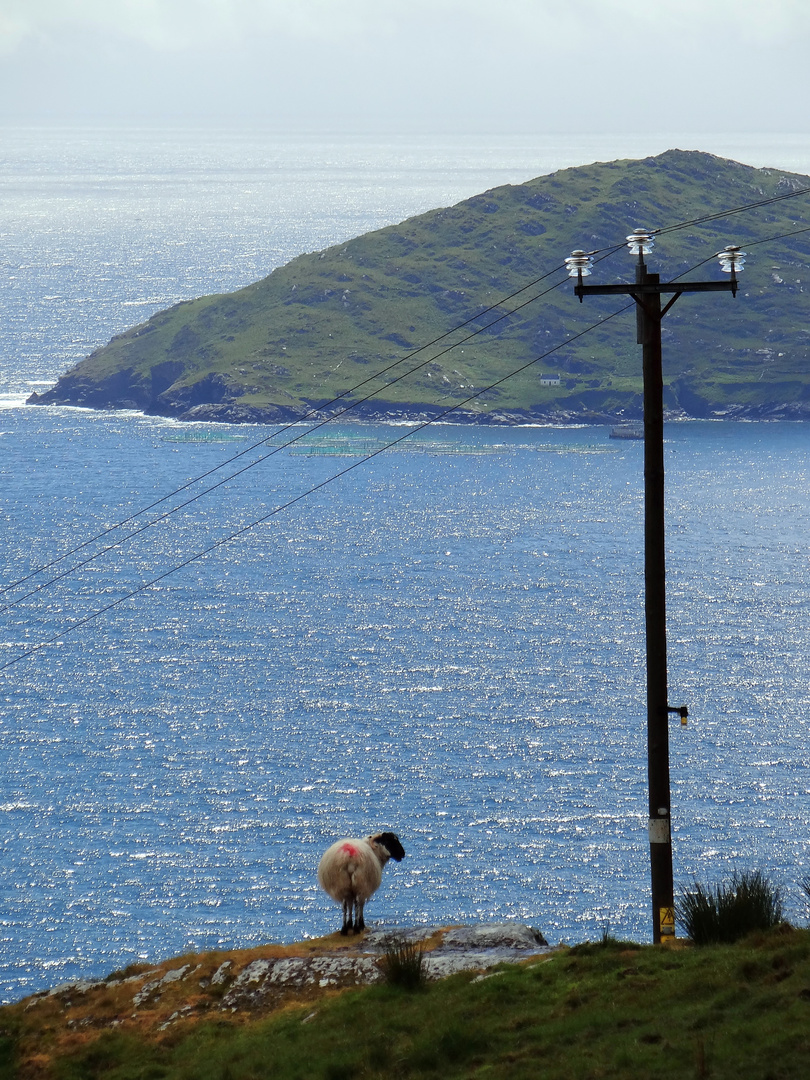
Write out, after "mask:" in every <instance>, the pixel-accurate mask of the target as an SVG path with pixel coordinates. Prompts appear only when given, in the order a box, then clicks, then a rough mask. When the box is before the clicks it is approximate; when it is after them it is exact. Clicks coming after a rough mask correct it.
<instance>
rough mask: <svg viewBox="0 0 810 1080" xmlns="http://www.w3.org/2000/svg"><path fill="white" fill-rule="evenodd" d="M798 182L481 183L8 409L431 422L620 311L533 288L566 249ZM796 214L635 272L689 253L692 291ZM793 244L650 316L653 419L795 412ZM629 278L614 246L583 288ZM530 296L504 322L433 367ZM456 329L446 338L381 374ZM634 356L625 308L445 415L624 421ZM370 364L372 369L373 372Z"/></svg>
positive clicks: (674, 270)
mask: <svg viewBox="0 0 810 1080" xmlns="http://www.w3.org/2000/svg"><path fill="white" fill-rule="evenodd" d="M805 187H810V178H808V177H803V176H796V175H794V174H789V173H784V172H780V171H777V170H772V169H753V168H750V167H748V166H745V165H740V164H737V163H735V162H731V161H726V160H724V159H721V158H716V157H713V156H711V155H709V154H702V153H697V152H691V151H680V150H670V151H667V152H666V153H665V154H661V155H660V156H658V157H655V158H646V159H644V160H641V161H617V162H608V163H597V164H594V165H589V166H584V167H581V168H577V169H567V170H563V171H560V172H557V173H552V174H551V175H550V176H544V177H539V178H538V179H536V180H532V181H529V182H528V183H525V184H520V185H508V186H506V187H501V188H495V189H493V190H492V191H488V192H485V193H484V194H482V195H477V196H475V197H474V198H472V199H468V200H466V201H465V202H462V203H459V204H458V205H457V206H454V207H450V208H447V209H440V210H434V211H431V212H430V213H427V214H423V215H421V216H419V217H415V218H411V219H410V220H408V221H405V222H403V223H402V224H401V225H397V226H393V227H390V228H387V229H381V230H378V231H376V232H373V233H368V234H366V235H364V236H361V237H358V238H357V239H355V240H352V241H350V242H348V243H345V244H341V245H338V246H336V247H333V248H329V249H327V250H326V251H323V252H316V253H314V254H311V255H302V256H300V257H299V258H296V259H293V260H292V261H291V262H290V263H288V264H287V265H286V266H283V267H280V268H279V269H277V270H275V271H274V272H273V273H272V274H270V275H269V276H268V277H266V278H264V279H263V280H262V281H259V282H256V283H255V284H253V285H250V286H248V287H247V288H244V289H241V290H239V291H238V292H235V293H230V294H227V295H220V296H206V297H202V298H200V299H198V300H194V301H189V302H186V303H183V304H178V305H176V306H175V307H172V308H169V309H168V310H166V311H162V312H159V313H158V314H156V315H155V316H153V317H152V318H151V319H149V321H148V322H146V323H143V324H141V325H140V326H136V327H134V328H133V329H131V330H129V331H127V332H126V333H124V334H121V335H120V336H118V337H116V338H114V339H113V340H112V341H111V342H110V343H109V344H108V345H106V346H104V347H103V348H101V349H98V350H97V351H96V352H94V353H93V354H91V355H90V356H89V357H87V358H86V359H85V360H83V361H82V362H81V363H80V364H78V365H77V366H76V367H75V368H73V369H72V370H71V371H69V372H67V373H66V374H65V375H64V376H62V378H61V379H60V380H59V382H58V383H57V384H56V386H55V387H53V389H51V390H48V391H47V392H46V393H44V394H41V395H37V394H34V395H32V396H31V398H30V399H29V401H30V403H31V404H43V405H47V404H71V405H83V406H90V407H93V408H137V409H142V410H144V411H146V412H148V413H154V414H159V415H165V416H176V417H181V418H186V419H208V420H224V421H231V422H240V421H267V422H275V421H287V420H291V419H295V418H296V417H299V416H301V415H303V414H305V413H306V412H308V411H309V410H310V409H311V408H313V407H319V406H322V405H324V404H325V403H326V402H329V401H331V400H332V399H334V398H336V397H338V396H340V395H344V394H346V393H347V391H352V388H355V387H359V388H358V389H356V390H354V391H353V392H351V393H349V394H347V396H346V397H343V398H342V399H341V402H340V405H339V408H340V409H343V408H345V406H346V404H348V403H349V402H351V401H359V402H360V404H359V405H358V407H357V409H356V410H352V413H350V415H352V416H365V417H378V418H380V417H381V418H390V417H397V418H399V417H402V416H432V415H437V414H438V413H439V412H441V411H443V410H444V409H446V408H448V407H449V406H450V405H452V404H454V403H458V402H463V401H465V400H466V399H467V398H469V397H470V396H471V395H473V394H475V393H476V391H478V390H479V389H481V388H484V387H487V386H490V385H491V384H493V383H495V382H497V381H498V380H500V379H502V378H503V377H504V376H505V375H507V374H508V373H509V372H510V371H512V370H514V369H516V368H518V367H520V366H521V365H523V364H526V363H527V362H528V361H529V360H532V359H534V358H535V357H539V356H541V355H543V354H544V353H547V352H548V350H549V349H551V348H553V347H554V346H557V345H560V344H563V343H565V342H566V341H567V340H568V338H570V337H572V336H573V335H575V334H578V333H579V332H580V331H581V330H583V329H584V328H585V327H586V326H588V325H590V324H599V323H600V322H602V320H605V319H606V316H608V315H610V314H611V313H613V312H614V311H616V310H617V309H618V308H619V307H622V306H624V303H625V301H624V300H623V298H606V297H589V298H588V300H587V301H586V303H585V304H583V305H580V304H579V303H577V301H576V299H575V298H574V297H573V296H572V292H571V288H570V287H569V284H568V283H563V287H562V288H558V289H556V290H553V291H551V292H548V290H549V289H550V288H552V286H554V285H556V284H557V283H558V282H560V280H561V279H562V278H563V274H562V273H561V272H559V271H557V272H555V269H556V268H558V267H559V266H560V264H561V263H562V261H563V259H564V258H565V256H566V255H568V254H569V253H570V251H572V250H573V249H574V248H587V249H602V248H607V247H610V246H612V245H616V244H621V242H622V241H623V238H624V236H625V235H626V234H627V233H628V232H630V231H631V230H632V229H633V228H635V227H636V226H637V225H639V224H641V225H643V226H644V227H646V228H649V229H656V228H662V227H665V226H667V225H671V224H675V223H678V222H681V221H687V220H692V219H694V218H698V217H702V216H704V215H707V214H711V213H717V212H720V211H722V210H724V209H730V208H733V207H737V206H740V205H743V204H748V203H753V202H758V201H760V200H762V199H765V198H770V197H772V196H774V195H779V194H786V193H789V192H790V191H793V190H798V189H800V188H805ZM806 216H807V199H806V198H805V197H800V198H797V199H789V200H786V201H784V202H779V203H773V204H771V205H770V206H768V207H764V208H762V209H760V210H755V211H751V212H746V213H745V214H741V215H735V216H732V217H730V218H729V219H728V220H724V219H721V220H719V221H717V222H712V223H709V224H706V225H701V226H691V227H689V228H686V229H682V230H678V231H674V232H672V233H668V234H665V235H663V236H662V237H661V238H660V240H659V241H658V242H657V244H656V248H655V251H654V252H653V254H652V255H651V256H650V257H649V260H648V265H649V267H650V269H651V270H653V271H656V272H660V273H661V276H662V280H667V279H670V278H673V277H675V276H677V275H679V274H683V273H684V272H686V271H687V270H689V268H690V267H693V266H696V265H697V264H699V263H701V262H702V261H703V260H706V259H707V257H708V258H709V265H707V266H704V267H701V269H700V270H699V271H698V272H697V276H699V277H702V278H706V277H719V276H720V275H719V271H718V270H717V269H716V267H715V266H713V265H711V264H712V260H711V256H712V255H713V253H714V252H715V251H718V250H719V249H720V248H722V247H724V246H725V245H726V244H728V243H731V242H737V243H742V244H743V246H745V245H746V243H748V244H751V243H755V242H757V241H758V240H762V239H765V238H767V237H772V236H776V235H779V234H782V233H788V232H795V231H796V230H798V229H801V228H802V227H803V226H804V225H810V222H807V221H806V220H805V218H806ZM807 235H810V234H805V235H802V234H799V235H795V236H787V237H784V238H783V239H781V240H778V241H774V242H772V243H769V244H766V245H762V246H761V247H758V248H755V249H754V251H752V253H751V255H750V257H749V262H748V267H747V269H746V270H745V273H744V276H743V278H742V280H741V286H742V287H741V291H740V294H739V295H738V297H737V298H736V300H732V298H731V297H730V296H726V295H720V296H710V297H709V296H700V297H694V296H693V297H684V298H682V299H681V300H680V301H679V302H678V304H677V306H676V307H675V308H673V310H672V312H671V313H670V314H668V315H667V317H666V320H665V323H664V363H665V382H666V384H667V386H666V399H667V407H668V408H669V410H670V411H671V412H673V413H676V414H677V413H681V414H686V415H691V416H701V417H707V416H716V415H723V416H734V415H746V416H763V417H777V416H787V417H804V416H807V415H810V375H809V374H808V370H809V369H808V359H809V357H808V351H810V345H808V333H809V332H808V330H807V329H806V327H808V325H810V320H809V319H808V316H810V290H808V291H807V292H806V291H805V289H804V284H805V281H806V277H807V265H808V262H810V242H809V241H808V239H807ZM547 274H549V275H551V276H549V277H548V278H545V275H547ZM632 274H633V262H632V258H631V256H630V255H629V253H627V252H626V251H620V252H618V253H617V254H616V255H614V256H612V257H611V258H609V259H607V260H605V261H604V262H602V263H601V264H599V265H597V267H596V269H595V276H594V278H593V279H592V280H594V281H597V280H601V281H617V280H625V281H628V280H631V279H632ZM530 282H536V284H535V285H534V286H533V287H532V288H530V289H528V290H527V291H526V292H522V293H521V294H520V295H519V296H517V297H515V298H514V299H513V300H509V301H504V300H503V299H502V298H503V297H506V296H509V295H510V294H512V293H514V292H515V291H516V290H520V289H523V288H524V287H525V286H526V285H528V284H529V283H530ZM541 293H543V294H545V295H543V296H542V298H539V299H537V300H536V301H535V302H534V303H530V304H528V305H527V306H526V307H524V308H522V309H521V311H520V312H518V313H517V314H516V315H514V316H511V317H508V318H504V319H501V320H500V321H498V322H497V324H496V325H494V326H493V327H492V328H491V329H488V330H484V331H483V332H482V333H481V334H479V335H478V336H477V337H475V338H473V339H472V340H469V341H466V342H464V343H462V344H460V345H459V346H458V347H457V348H455V349H453V350H452V351H451V352H448V353H445V354H444V355H441V356H439V355H438V354H439V353H440V352H441V351H442V350H443V349H444V348H446V346H447V345H448V344H450V343H451V342H452V341H460V339H461V338H462V337H466V335H467V334H469V333H470V332H472V331H473V330H474V329H477V328H481V327H483V326H486V325H488V324H489V323H490V322H491V321H492V320H493V319H495V318H497V317H498V316H501V315H505V314H506V313H507V312H508V311H510V310H511V309H512V308H513V307H515V306H517V305H518V304H520V303H522V302H523V301H525V300H528V299H529V298H530V297H533V296H538V295H539V294H541ZM492 305H496V306H495V307H494V309H493V310H489V311H486V313H484V312H485V309H488V308H491V307H492ZM465 322H467V323H468V325H467V326H466V327H465V329H464V330H463V331H460V332H459V333H457V334H456V335H455V336H452V337H450V338H449V339H447V340H442V341H441V342H438V343H437V344H436V345H435V346H433V347H432V348H431V349H428V350H425V351H423V352H419V353H418V355H415V356H414V357H413V358H412V359H411V360H406V361H404V362H403V363H401V364H399V365H398V366H396V367H392V365H395V364H397V361H400V360H401V359H402V358H403V357H405V356H407V355H408V354H409V353H411V352H413V350H415V349H417V348H419V346H421V345H422V344H424V343H425V342H428V341H432V340H434V339H437V338H440V337H441V336H442V335H443V334H445V333H446V331H447V330H448V329H449V328H451V327H453V326H456V325H459V324H461V323H465ZM638 353H639V351H638V348H637V346H636V344H635V334H634V318H633V315H632V312H630V313H628V314H626V315H623V316H619V317H617V318H615V319H612V320H610V321H605V322H604V325H597V326H596V328H595V329H594V330H593V331H592V332H590V333H588V334H585V335H584V336H583V337H581V338H578V339H577V340H575V341H573V342H572V343H571V344H570V345H569V344H565V345H564V347H563V348H562V349H560V350H559V351H557V352H554V353H552V354H551V355H549V356H548V358H547V359H546V360H541V361H539V362H538V363H537V364H535V365H534V366H533V367H531V368H529V370H528V371H526V372H524V373H523V374H521V375H519V376H516V377H514V378H511V379H509V380H508V381H506V382H503V383H501V384H500V385H499V386H497V387H496V388H494V389H492V390H489V391H487V392H486V393H484V394H483V395H481V396H480V397H477V398H476V399H475V400H474V401H473V402H470V403H469V404H467V405H466V406H464V407H463V409H462V411H461V412H460V414H459V419H466V420H476V421H479V422H480V421H483V422H513V421H515V420H521V419H554V420H566V419H592V420H599V419H607V418H611V417H615V416H627V417H635V416H638V415H639V414H640V409H641V371H640V367H641V364H640V356H639V354H638ZM434 357H435V359H433V358H434ZM425 361H427V363H424V366H422V367H420V368H419V370H415V371H414V372H413V374H409V375H408V376H407V377H405V378H400V376H402V375H403V374H404V373H405V372H407V371H410V370H411V369H412V368H416V366H417V365H418V364H423V362H425ZM384 369H390V370H388V372H387V374H384V375H382V376H377V372H380V371H383V370H384ZM548 373H553V374H555V375H559V376H560V381H559V384H555V385H548V383H549V380H547V379H546V380H543V381H541V378H540V376H541V375H543V374H548ZM363 399H368V400H363Z"/></svg>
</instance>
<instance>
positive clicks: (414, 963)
mask: <svg viewBox="0 0 810 1080" xmlns="http://www.w3.org/2000/svg"><path fill="white" fill-rule="evenodd" d="M380 969H381V970H382V973H383V976H384V978H385V981H386V982H387V983H388V985H389V986H399V987H401V988H402V989H403V990H419V989H421V988H422V987H423V986H424V985H425V982H426V974H425V951H424V949H423V947H422V945H421V943H419V942H415V941H409V940H408V939H407V938H404V937H396V936H393V937H390V938H389V939H388V941H387V942H386V946H385V953H384V954H383V957H382V959H381V960H380Z"/></svg>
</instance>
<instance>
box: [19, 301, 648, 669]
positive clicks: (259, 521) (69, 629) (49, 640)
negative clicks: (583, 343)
mask: <svg viewBox="0 0 810 1080" xmlns="http://www.w3.org/2000/svg"><path fill="white" fill-rule="evenodd" d="M632 307H634V304H627V305H625V307H623V308H619V309H618V311H614V312H612V313H611V314H610V315H607V316H605V318H604V319H601V320H600V321H599V322H596V323H593V324H592V325H591V326H588V327H586V328H585V329H584V330H580V331H579V333H577V334H572V335H571V337H569V338H567V339H566V340H565V341H562V342H560V344H559V345H555V346H554V347H553V348H551V349H548V350H547V351H546V352H544V353H542V354H541V355H540V356H536V357H535V358H534V359H533V360H529V361H528V362H527V363H525V364H522V365H521V366H520V367H518V368H515V370H514V371H510V372H509V373H508V374H507V375H504V376H502V377H501V378H500V379H496V380H495V382H492V383H490V384H489V385H488V386H485V387H483V388H482V389H480V390H476V392H475V393H474V394H470V395H469V396H468V397H466V398H464V400H463V401H458V402H456V403H455V404H454V405H451V406H450V407H449V408H447V409H445V410H444V412H441V413H439V415H438V416H434V417H432V418H431V419H430V420H425V421H424V422H423V423H421V424H418V425H417V426H416V427H414V428H411V429H410V430H409V431H406V432H405V433H404V434H402V435H399V436H398V437H397V438H396V439H392V440H391V442H389V443H386V445H385V446H381V447H379V448H378V449H376V450H373V451H372V452H371V453H369V454H367V455H366V456H365V457H363V458H361V459H360V460H359V461H355V462H353V463H352V464H351V465H347V466H346V468H345V469H341V470H340V471H339V472H336V473H334V474H333V475H332V476H329V477H327V478H326V479H325V480H321V481H320V482H319V483H317V484H314V485H313V486H312V487H310V488H308V489H307V490H306V491H304V492H301V494H299V495H296V496H295V497H294V498H292V499H288V500H287V501H286V502H284V503H281V504H280V505H279V506H276V507H275V508H274V509H273V510H271V511H270V512H269V513H267V514H263V515H262V517H260V518H256V520H255V521H251V522H250V523H249V524H247V525H243V526H241V528H239V529H237V530H235V531H234V532H232V533H229V535H228V536H225V537H222V538H221V539H219V540H216V541H215V542H214V543H213V544H209V546H208V547H207V548H204V549H203V550H202V551H199V552H197V554H196V555H192V556H191V557H190V558H188V559H185V560H184V561H183V562H181V563H178V564H176V565H175V566H173V567H171V568H170V569H169V570H165V571H164V572H163V573H162V574H158V575H157V576H156V577H154V578H151V579H150V580H149V581H145V582H143V583H142V584H141V585H139V586H138V587H137V588H136V589H132V590H131V591H130V592H128V593H126V594H125V595H124V596H121V597H119V598H118V599H117V600H113V601H111V602H110V603H109V604H105V606H104V607H102V608H99V609H98V610H96V611H93V612H91V613H90V614H89V615H85V616H84V618H82V619H79V620H77V621H76V622H74V623H71V625H70V626H68V627H67V628H66V629H64V630H62V631H61V632H60V633H58V634H54V635H53V637H50V638H47V639H46V640H45V641H42V642H40V643H39V644H38V645H35V646H34V647H33V648H31V649H27V650H25V651H24V652H22V653H20V654H19V655H18V656H15V657H14V658H13V659H11V660H8V661H7V662H6V663H5V664H2V665H0V671H5V670H6V668H9V667H12V666H13V665H14V664H16V663H18V662H19V661H20V660H24V659H25V658H26V657H29V656H33V655H34V654H35V653H37V652H39V651H40V650H41V649H44V648H45V647H46V646H48V645H52V644H53V643H54V642H55V641H59V640H60V639H61V638H63V637H64V636H65V635H66V634H69V633H71V632H72V631H73V630H77V629H78V628H79V627H80V626H85V625H86V624H87V623H89V622H92V621H93V620H94V619H97V618H98V617H99V616H100V615H104V614H105V613H106V612H107V611H110V610H111V609H112V608H114V607H118V606H119V604H123V603H124V602H125V601H126V600H131V599H132V598H133V597H134V596H137V595H138V594H139V593H142V592H144V591H145V590H146V589H149V588H151V587H152V586H153V585H157V584H158V582H160V581H163V580H164V579H165V578H167V577H170V576H171V575H172V574H175V573H177V571H178V570H183V569H185V567H187V566H190V565H191V564H192V563H195V562H198V561H199V560H200V559H202V558H204V557H205V556H206V555H209V554H210V553H211V552H212V551H216V550H217V548H220V547H222V546H223V545H225V544H228V543H230V541H231V540H235V539H236V538H237V537H239V536H242V535H243V534H244V533H246V532H249V531H250V530H251V529H255V528H256V526H257V525H262V524H264V522H266V521H269V520H270V519H271V518H273V517H275V516H276V515H277V514H280V513H281V512H282V511H283V510H287V509H289V508H290V507H291V506H295V504H296V503H299V502H301V501H302V500H303V499H306V498H308V497H309V496H310V495H313V494H314V493H315V492H316V491H320V489H321V488H324V487H326V486H327V485H328V484H331V483H332V482H333V481H335V480H339V479H340V478H341V477H343V476H346V475H347V473H350V472H352V471H353V470H354V469H357V468H359V467H360V466H361V465H365V464H367V463H368V462H369V461H372V460H373V459H374V458H375V457H378V456H379V455H380V454H382V453H384V452H385V451H386V450H390V449H391V448H392V447H394V446H397V445H398V444H399V443H401V442H404V441H405V440H406V439H409V438H411V436H413V435H416V434H418V432H420V431H424V429H425V428H426V427H429V426H430V425H431V424H435V423H438V422H439V421H441V420H443V419H444V418H445V417H446V416H449V415H450V414H451V413H452V412H455V411H456V410H457V409H460V408H462V406H464V405H469V403H470V402H471V401H475V400H476V399H477V398H479V397H481V396H482V395H483V394H487V393H489V392H490V391H491V390H495V389H496V388H497V387H499V386H501V385H502V384H503V383H505V382H508V380H509V379H513V378H515V376H517V375H520V374H521V373H522V372H524V371H527V370H528V369H529V368H530V367H533V366H534V365H535V364H538V363H540V361H541V360H545V359H546V357H548V356H551V354H552V353H555V352H558V351H559V350H560V349H562V348H564V347H565V346H566V345H570V344H571V342H572V341H576V340H577V338H581V337H584V335H585V334H588V333H590V331H591V330H596V329H598V328H599V327H600V326H604V325H605V323H606V322H608V321H609V320H610V319H613V318H615V317H616V316H617V315H621V314H622V313H623V312H625V311H629V310H630V309H631V308H632Z"/></svg>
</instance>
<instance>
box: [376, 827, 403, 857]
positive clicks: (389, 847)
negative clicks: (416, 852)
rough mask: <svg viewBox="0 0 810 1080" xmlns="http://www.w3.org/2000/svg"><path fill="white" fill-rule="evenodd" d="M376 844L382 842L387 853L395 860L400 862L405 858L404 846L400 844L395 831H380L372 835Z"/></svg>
mask: <svg viewBox="0 0 810 1080" xmlns="http://www.w3.org/2000/svg"><path fill="white" fill-rule="evenodd" d="M374 839H375V840H376V841H377V843H378V844H382V846H383V847H384V848H385V850H386V851H387V852H388V854H389V855H390V856H391V858H392V859H394V860H396V862H402V860H403V859H404V858H405V848H404V847H403V846H402V844H400V842H399V837H398V836H397V835H396V833H392V832H382V833H377V835H376V836H375V837H374Z"/></svg>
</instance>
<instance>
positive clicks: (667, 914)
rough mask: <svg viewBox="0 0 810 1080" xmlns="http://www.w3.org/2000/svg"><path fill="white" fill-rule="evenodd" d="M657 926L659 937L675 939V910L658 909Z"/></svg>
mask: <svg viewBox="0 0 810 1080" xmlns="http://www.w3.org/2000/svg"><path fill="white" fill-rule="evenodd" d="M658 925H659V927H660V929H661V937H675V908H673V907H662V908H659V909H658Z"/></svg>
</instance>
